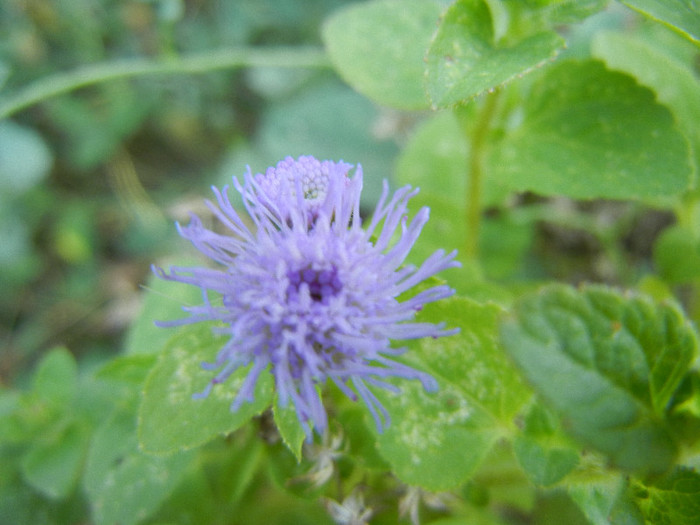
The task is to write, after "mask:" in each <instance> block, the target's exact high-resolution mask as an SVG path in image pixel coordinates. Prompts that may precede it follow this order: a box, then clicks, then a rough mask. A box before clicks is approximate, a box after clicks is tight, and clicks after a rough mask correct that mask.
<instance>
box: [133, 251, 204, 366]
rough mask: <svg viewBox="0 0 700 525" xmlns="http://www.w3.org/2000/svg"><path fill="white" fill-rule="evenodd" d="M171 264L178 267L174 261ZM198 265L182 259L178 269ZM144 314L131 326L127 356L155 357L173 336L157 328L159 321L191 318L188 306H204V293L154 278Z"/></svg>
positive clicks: (146, 295) (147, 288)
mask: <svg viewBox="0 0 700 525" xmlns="http://www.w3.org/2000/svg"><path fill="white" fill-rule="evenodd" d="M170 264H174V263H173V261H170ZM192 264H196V263H195V261H193V260H178V261H177V263H176V265H177V266H188V265H192ZM142 299H143V304H142V305H141V311H140V312H139V314H138V315H137V316H136V317H135V318H134V321H133V322H132V323H131V325H129V330H128V331H127V333H126V338H125V342H124V350H125V352H126V353H127V354H153V353H156V352H158V351H160V350H161V349H162V348H163V345H164V344H165V343H166V342H167V341H168V339H170V338H171V337H172V331H171V330H167V329H165V328H160V327H158V326H156V325H155V322H156V321H173V320H176V319H182V318H184V317H187V316H188V314H187V313H186V312H185V311H183V307H184V306H194V305H197V304H201V302H202V291H201V290H200V289H199V288H197V287H196V286H192V285H189V284H183V283H177V282H173V281H166V280H165V279H160V278H158V277H156V275H150V276H149V278H148V282H147V283H146V286H145V287H144V291H143V294H142Z"/></svg>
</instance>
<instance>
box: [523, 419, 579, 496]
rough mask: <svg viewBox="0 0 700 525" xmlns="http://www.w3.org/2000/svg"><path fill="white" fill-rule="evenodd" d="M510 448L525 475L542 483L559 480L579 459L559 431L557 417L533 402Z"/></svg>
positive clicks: (535, 481) (537, 483) (544, 484)
mask: <svg viewBox="0 0 700 525" xmlns="http://www.w3.org/2000/svg"><path fill="white" fill-rule="evenodd" d="M513 451H514V452H515V457H516V458H517V459H518V462H519V463H520V465H521V467H522V468H523V470H524V471H525V474H526V475H527V477H528V478H529V479H530V480H531V481H532V482H533V483H535V484H536V485H541V486H548V485H553V484H554V483H556V482H558V481H560V480H561V479H562V478H563V477H564V476H566V475H567V474H568V473H569V472H571V471H572V470H573V469H574V468H575V467H576V466H577V465H578V463H579V454H578V452H577V451H576V450H575V449H574V448H573V447H572V446H571V444H570V443H569V442H568V440H567V439H565V438H564V437H563V436H562V435H561V433H560V429H559V422H558V421H557V420H556V417H554V416H553V415H552V414H551V413H550V412H549V411H547V410H546V409H545V408H544V407H542V406H540V405H533V406H532V408H531V409H530V412H529V413H528V414H527V416H526V418H525V424H524V427H523V431H522V433H520V434H518V435H517V436H516V438H515V440H514V441H513Z"/></svg>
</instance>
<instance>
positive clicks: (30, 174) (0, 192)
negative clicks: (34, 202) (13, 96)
mask: <svg viewBox="0 0 700 525" xmlns="http://www.w3.org/2000/svg"><path fill="white" fill-rule="evenodd" d="M52 162H53V157H52V155H51V151H50V150H49V148H48V146H47V145H46V143H45V142H44V140H43V139H42V137H41V135H39V134H38V133H37V132H36V131H34V130H33V129H30V128H26V127H24V126H20V125H19V124H15V123H14V122H12V121H10V120H4V121H3V122H0V199H1V200H4V199H5V197H11V196H16V195H20V194H22V193H24V192H26V191H27V190H29V189H30V188H32V187H33V186H35V185H37V184H38V183H39V182H40V181H41V180H42V179H43V178H44V177H46V176H47V175H48V173H49V170H50V169H51V164H52Z"/></svg>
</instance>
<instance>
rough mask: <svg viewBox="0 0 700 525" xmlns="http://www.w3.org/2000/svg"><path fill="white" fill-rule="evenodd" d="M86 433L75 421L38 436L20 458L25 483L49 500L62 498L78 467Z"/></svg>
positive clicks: (70, 489)
mask: <svg viewBox="0 0 700 525" xmlns="http://www.w3.org/2000/svg"><path fill="white" fill-rule="evenodd" d="M88 439H89V435H88V433H87V432H86V430H85V428H83V427H82V426H81V425H80V424H79V423H78V422H72V423H69V424H68V425H66V427H65V428H64V429H62V430H61V431H60V432H57V433H51V434H49V435H44V436H40V437H38V439H37V440H36V442H35V443H34V444H33V445H32V446H31V448H30V449H29V450H28V451H27V453H26V454H25V455H24V457H23V458H22V474H23V475H24V478H25V479H26V480H27V482H28V483H29V484H30V485H31V486H32V487H34V488H35V489H36V490H38V491H39V492H41V493H42V494H44V495H46V496H48V497H49V498H52V499H63V498H66V497H67V496H68V495H70V493H71V492H72V490H73V487H74V486H75V483H76V481H77V479H78V475H79V473H80V469H81V467H82V463H83V458H84V456H85V448H86V446H87V443H88Z"/></svg>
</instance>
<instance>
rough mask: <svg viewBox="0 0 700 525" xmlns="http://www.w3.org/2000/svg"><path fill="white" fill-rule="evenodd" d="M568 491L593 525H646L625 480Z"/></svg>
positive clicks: (569, 488)
mask: <svg viewBox="0 0 700 525" xmlns="http://www.w3.org/2000/svg"><path fill="white" fill-rule="evenodd" d="M568 492H569V496H571V499H572V500H573V501H574V503H576V504H577V505H578V507H579V508H580V509H581V511H582V512H583V513H584V515H585V516H586V518H587V519H588V521H589V523H591V525H610V524H613V525H645V522H644V518H643V517H642V514H641V512H640V511H639V509H638V508H637V506H636V505H635V503H634V501H633V499H632V495H631V493H630V490H629V486H628V483H627V482H626V481H624V480H622V482H621V480H620V479H617V478H612V477H611V478H610V479H608V480H606V481H603V482H597V483H585V484H578V485H571V486H569V487H568Z"/></svg>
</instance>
